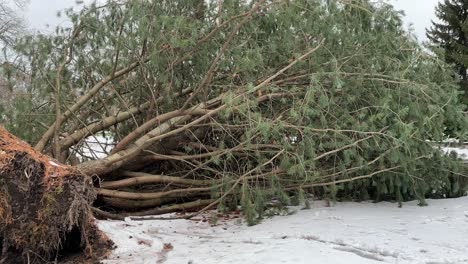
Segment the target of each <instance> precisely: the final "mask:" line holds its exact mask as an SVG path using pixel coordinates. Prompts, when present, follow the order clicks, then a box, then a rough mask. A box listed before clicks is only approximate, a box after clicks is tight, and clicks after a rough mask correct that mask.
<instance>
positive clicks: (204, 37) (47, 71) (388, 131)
mask: <svg viewBox="0 0 468 264" xmlns="http://www.w3.org/2000/svg"><path fill="white" fill-rule="evenodd" d="M65 13H66V15H68V16H69V17H70V19H71V21H72V22H73V26H71V27H58V28H57V30H56V34H55V35H53V36H48V35H39V36H30V37H28V38H25V39H24V40H23V42H22V43H20V44H19V45H18V46H17V50H18V52H21V53H22V54H23V57H22V58H23V63H25V64H26V65H28V66H27V67H26V68H27V69H28V70H29V71H30V76H31V83H30V85H29V86H28V95H29V96H28V97H27V100H26V99H24V98H23V99H22V100H21V102H18V104H20V105H21V107H19V108H18V109H20V112H21V114H22V115H21V118H17V119H14V118H12V117H11V115H9V119H7V120H8V123H7V127H8V126H9V129H10V130H12V131H13V132H14V133H16V134H18V135H20V136H21V137H23V138H25V139H27V140H28V141H29V142H30V143H32V144H35V145H36V149H37V150H39V151H42V152H45V153H49V154H50V155H53V156H54V157H55V158H57V159H58V160H59V161H61V162H64V163H69V164H73V165H75V166H76V167H77V168H78V169H80V170H81V171H82V172H84V173H86V174H88V175H98V176H99V179H100V182H99V183H98V185H99V188H98V194H99V197H100V199H101V202H102V204H103V205H107V206H112V207H113V208H119V209H125V210H129V211H135V210H142V209H147V208H151V209H150V210H149V211H143V212H142V213H141V214H155V213H159V212H161V210H163V209H161V208H159V207H158V206H160V205H161V204H168V203H174V202H175V203H182V205H179V207H177V206H175V207H173V208H174V209H180V208H186V207H188V206H192V207H193V206H198V207H200V206H201V207H204V206H206V208H212V207H213V206H218V207H219V208H220V209H225V208H227V207H230V206H231V207H232V206H234V207H235V206H236V205H237V204H238V203H240V204H241V205H242V207H243V209H244V210H245V212H246V215H247V218H249V219H250V220H251V221H252V222H254V221H255V219H256V218H257V217H259V216H261V215H262V214H263V208H264V205H265V204H266V203H267V202H268V201H269V200H271V199H273V198H276V199H279V200H280V201H281V202H283V203H285V204H287V203H291V202H292V200H294V199H298V200H300V199H303V198H304V197H305V196H306V195H307V193H314V194H316V195H323V196H329V197H332V198H334V197H348V198H356V199H369V198H375V199H384V198H385V199H396V200H398V201H403V200H405V199H413V198H418V199H420V200H421V202H422V203H423V201H424V198H425V197H426V196H427V195H431V196H454V195H460V194H462V193H464V192H465V191H466V189H465V188H466V181H465V180H464V177H463V175H465V171H464V169H463V167H462V164H461V163H460V162H457V161H456V158H455V157H448V156H444V155H442V154H441V152H440V151H439V150H437V149H436V148H434V146H433V145H432V144H431V142H430V141H441V140H443V139H444V137H445V136H444V131H445V130H446V129H447V127H448V128H450V129H451V130H452V131H454V133H455V134H456V135H457V136H458V137H459V138H460V139H463V138H464V137H465V136H466V133H467V131H468V129H467V128H468V127H467V122H466V117H465V116H464V115H463V112H462V109H463V106H462V105H460V104H459V98H458V97H459V93H458V91H457V89H456V88H457V85H458V84H457V80H456V79H455V78H454V77H453V74H452V73H453V71H452V68H451V67H450V66H449V65H447V64H445V63H444V62H443V61H441V60H439V59H438V58H437V57H436V56H433V55H432V54H429V53H427V52H426V51H425V50H424V49H422V48H421V46H420V45H419V44H418V43H417V42H416V41H414V40H412V38H411V37H409V35H408V33H406V32H405V30H404V29H403V27H402V22H401V18H400V14H399V13H397V12H395V11H394V10H393V9H392V7H391V6H389V5H387V4H383V3H379V4H373V3H371V2H369V1H366V0H361V1H345V0H336V1H319V0H294V1H286V0H285V1H265V0H259V1H210V2H208V3H205V1H200V0H191V1H186V0H184V1H182V0H180V1H163V2H160V1H137V0H130V1H123V2H120V1H108V2H107V3H106V4H104V5H101V6H99V5H96V4H93V5H91V6H89V7H87V8H85V9H84V10H83V11H81V12H80V13H74V12H73V11H71V10H68V11H66V12H65ZM0 118H3V119H4V120H5V115H4V116H3V117H2V116H1V112H0ZM102 137H108V138H110V139H111V140H110V141H111V143H110V145H111V148H112V150H111V151H108V152H107V151H106V150H107V149H108V148H107V147H106V146H102V147H101V148H100V149H103V150H104V152H105V153H100V154H102V155H93V153H92V151H91V153H89V151H87V152H86V151H83V150H84V149H87V148H89V145H93V146H94V147H91V149H93V150H96V146H98V145H99V144H106V143H103V142H102V140H99V138H102ZM93 141H94V142H93ZM94 154H97V153H94ZM102 156H104V157H102ZM184 206H185V207H184ZM103 208H109V207H103ZM163 211H164V210H163ZM164 212H165V211H164ZM133 214H134V213H133Z"/></svg>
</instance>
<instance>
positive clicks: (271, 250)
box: [98, 197, 468, 264]
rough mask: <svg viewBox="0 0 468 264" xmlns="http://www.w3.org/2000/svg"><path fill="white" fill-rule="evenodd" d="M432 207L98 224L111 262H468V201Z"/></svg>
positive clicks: (365, 206)
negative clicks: (248, 219) (252, 220)
mask: <svg viewBox="0 0 468 264" xmlns="http://www.w3.org/2000/svg"><path fill="white" fill-rule="evenodd" d="M428 203H429V206H426V207H420V206H418V205H417V202H408V203H404V205H403V207H402V208H398V206H397V204H395V203H389V202H382V203H371V202H363V203H353V202H344V203H337V204H336V205H334V206H332V207H327V206H326V203H325V202H322V201H315V202H314V203H313V204H312V208H311V209H308V210H301V208H300V207H291V208H290V212H292V214H289V215H286V216H275V217H273V218H269V219H266V220H264V221H262V223H260V224H258V225H255V226H252V227H248V226H247V225H246V224H245V223H243V222H241V220H240V218H238V219H230V220H226V221H219V222H218V224H217V225H216V226H211V225H210V224H209V221H205V222H204V221H194V220H145V221H132V220H129V219H128V220H126V221H125V222H123V221H99V222H98V224H99V227H100V228H101V229H102V230H103V231H105V232H106V233H107V234H108V235H109V237H110V238H111V239H112V240H114V242H115V243H116V245H117V248H116V249H115V250H114V252H113V254H112V256H110V257H109V259H108V260H106V261H104V263H107V264H119V263H143V264H144V263H148V264H149V263H151V264H153V263H167V264H171V263H174V264H186V263H191V264H202V263H203V264H210V263H212V264H218V263H227V264H230V263H236V264H237V263H239V264H250V263H252V264H253V263H273V264H276V263H286V264H289V263H290V264H293V263H294V264H296V263H330V264H341V263H343V264H357V263H359V264H360V263H364V264H365V263H399V264H405V263H411V264H413V263H414V264H416V263H424V264H455V263H457V264H458V263H468V251H467V250H466V249H467V248H468V237H467V236H468V197H463V198H458V199H445V200H428ZM211 214H213V212H208V213H206V214H205V215H204V216H199V217H197V220H203V218H202V217H209V216H210V215H211Z"/></svg>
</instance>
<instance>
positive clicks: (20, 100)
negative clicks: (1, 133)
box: [0, 0, 31, 139]
mask: <svg viewBox="0 0 468 264" xmlns="http://www.w3.org/2000/svg"><path fill="white" fill-rule="evenodd" d="M27 3H28V1H27V0H1V1H0V94H1V96H0V123H2V124H5V126H6V127H7V128H8V129H9V130H10V131H12V132H14V133H15V134H18V135H20V136H21V137H22V138H24V139H28V138H29V137H30V135H31V134H30V133H29V132H26V133H25V131H24V130H23V129H24V128H25V127H24V126H23V125H22V123H21V122H20V120H23V119H26V120H27V119H28V117H26V116H23V115H21V113H27V112H29V111H30V110H31V109H30V107H29V105H30V104H29V101H30V99H29V98H30V96H29V95H28V92H27V91H28V88H27V84H29V83H30V82H29V75H28V72H27V71H26V69H25V67H26V66H27V64H22V63H20V58H19V57H20V54H19V53H18V52H15V51H14V48H15V45H16V44H17V40H18V39H20V38H21V37H22V36H24V35H25V34H26V32H27V29H26V25H25V23H24V21H23V19H22V18H21V17H20V16H19V14H18V12H19V11H20V10H21V9H22V8H24V7H25V6H26V5H27ZM10 105H14V107H10Z"/></svg>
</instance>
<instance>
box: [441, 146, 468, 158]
mask: <svg viewBox="0 0 468 264" xmlns="http://www.w3.org/2000/svg"><path fill="white" fill-rule="evenodd" d="M441 150H442V151H443V152H444V153H447V154H448V153H450V152H456V153H457V155H458V157H460V158H461V159H463V160H468V148H453V147H443V148H441Z"/></svg>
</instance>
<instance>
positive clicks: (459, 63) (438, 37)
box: [426, 0, 468, 104]
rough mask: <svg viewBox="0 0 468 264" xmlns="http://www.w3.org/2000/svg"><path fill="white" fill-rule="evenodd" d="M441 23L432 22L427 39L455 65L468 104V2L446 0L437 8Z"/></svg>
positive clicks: (463, 0) (464, 0)
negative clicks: (441, 50)
mask: <svg viewBox="0 0 468 264" xmlns="http://www.w3.org/2000/svg"><path fill="white" fill-rule="evenodd" d="M436 16H437V18H438V19H439V20H440V22H435V21H432V27H431V28H430V29H428V30H427V33H426V35H427V37H428V38H429V40H430V41H431V42H432V43H433V44H434V45H436V46H438V47H441V48H442V49H443V50H444V51H445V60H446V61H447V62H448V63H450V64H454V65H455V69H456V72H457V74H458V76H459V77H460V87H461V90H462V91H464V93H465V95H464V102H465V104H466V103H468V1H466V0H445V1H444V2H443V3H439V4H438V5H437V7H436Z"/></svg>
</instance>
